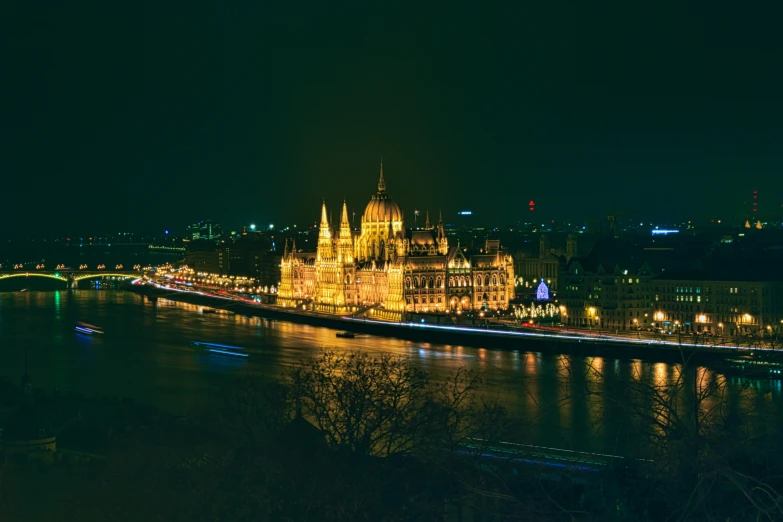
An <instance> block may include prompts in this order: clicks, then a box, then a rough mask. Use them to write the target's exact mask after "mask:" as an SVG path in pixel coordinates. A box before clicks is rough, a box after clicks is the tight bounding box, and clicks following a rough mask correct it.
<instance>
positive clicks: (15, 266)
mask: <svg viewBox="0 0 783 522" xmlns="http://www.w3.org/2000/svg"><path fill="white" fill-rule="evenodd" d="M22 268H24V266H22V265H14V270H21V269H22Z"/></svg>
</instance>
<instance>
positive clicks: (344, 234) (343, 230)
mask: <svg viewBox="0 0 783 522" xmlns="http://www.w3.org/2000/svg"><path fill="white" fill-rule="evenodd" d="M340 237H341V238H344V239H348V238H350V237H351V222H350V221H348V204H347V203H346V202H345V200H343V211H342V216H341V217H340Z"/></svg>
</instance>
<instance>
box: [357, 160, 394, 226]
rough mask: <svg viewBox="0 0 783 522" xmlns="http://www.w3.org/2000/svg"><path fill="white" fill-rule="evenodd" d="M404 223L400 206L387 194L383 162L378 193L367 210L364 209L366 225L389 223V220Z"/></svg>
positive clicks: (368, 204)
mask: <svg viewBox="0 0 783 522" xmlns="http://www.w3.org/2000/svg"><path fill="white" fill-rule="evenodd" d="M390 219H391V220H392V221H395V222H399V221H402V211H401V210H400V207H399V205H397V203H395V202H394V200H393V199H392V197H391V196H390V195H389V194H388V193H387V192H386V182H385V181H384V179H383V162H381V177H380V179H379V180H378V193H377V194H375V195H374V196H373V197H372V199H371V200H370V202H369V203H367V208H365V209H364V222H365V223H379V222H380V223H388V222H389V220H390Z"/></svg>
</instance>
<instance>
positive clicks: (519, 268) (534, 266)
mask: <svg viewBox="0 0 783 522" xmlns="http://www.w3.org/2000/svg"><path fill="white" fill-rule="evenodd" d="M538 237H539V241H538V243H539V246H538V252H536V251H535V250H534V248H535V247H532V249H531V251H528V250H518V251H517V252H515V253H514V273H515V274H516V275H517V277H518V278H521V280H522V284H523V285H526V286H527V287H528V288H530V291H531V292H532V291H534V289H535V286H534V285H536V284H537V283H538V282H539V281H546V283H547V286H548V287H549V290H551V291H552V292H557V291H558V290H559V286H560V285H559V282H558V280H559V277H560V265H561V264H564V263H567V262H568V261H570V260H571V258H573V257H575V256H576V255H577V251H578V247H577V239H576V235H575V234H568V235H567V236H566V241H565V245H562V246H561V247H560V248H552V247H551V245H550V243H549V241H550V239H549V234H547V233H544V232H542V233H540V234H539V236H538ZM561 237H562V236H561ZM563 247H564V248H563Z"/></svg>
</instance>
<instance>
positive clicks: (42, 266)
mask: <svg viewBox="0 0 783 522" xmlns="http://www.w3.org/2000/svg"><path fill="white" fill-rule="evenodd" d="M44 268H46V265H43V264H40V265H35V269H36V270H43V269H44Z"/></svg>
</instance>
